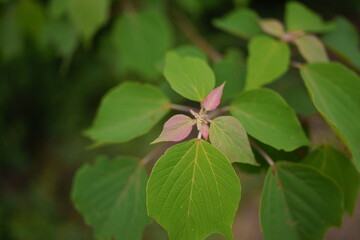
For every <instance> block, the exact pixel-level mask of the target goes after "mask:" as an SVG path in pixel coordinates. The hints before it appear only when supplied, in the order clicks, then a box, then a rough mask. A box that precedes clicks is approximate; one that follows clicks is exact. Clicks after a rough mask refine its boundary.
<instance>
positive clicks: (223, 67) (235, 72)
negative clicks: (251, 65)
mask: <svg viewBox="0 0 360 240" xmlns="http://www.w3.org/2000/svg"><path fill="white" fill-rule="evenodd" d="M213 69H214V72H215V76H216V84H217V85H220V84H221V83H223V82H226V84H225V86H224V90H223V95H222V99H223V101H226V100H229V99H232V98H234V97H235V96H236V95H238V94H239V93H240V92H241V91H242V90H243V89H244V86H245V77H246V65H245V60H244V57H243V56H242V54H241V52H238V51H236V50H235V51H228V52H227V53H226V55H225V56H224V57H223V58H222V59H220V60H219V61H217V62H215V63H214V65H213Z"/></svg>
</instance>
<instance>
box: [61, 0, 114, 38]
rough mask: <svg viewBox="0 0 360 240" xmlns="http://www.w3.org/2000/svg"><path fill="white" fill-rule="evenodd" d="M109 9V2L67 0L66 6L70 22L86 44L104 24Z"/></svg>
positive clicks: (104, 0) (107, 0) (105, 0)
mask: <svg viewBox="0 0 360 240" xmlns="http://www.w3.org/2000/svg"><path fill="white" fill-rule="evenodd" d="M109 7H110V0H102V1H99V0H69V1H68V4H67V9H68V13H69V16H70V20H71V21H72V23H73V24H74V26H75V28H76V29H77V30H78V32H79V33H80V34H81V35H82V37H83V38H84V40H85V41H86V42H89V41H90V40H91V38H92V37H93V36H94V34H95V33H96V32H97V31H98V30H99V28H100V27H102V26H103V25H104V24H105V23H106V21H107V19H108V14H109Z"/></svg>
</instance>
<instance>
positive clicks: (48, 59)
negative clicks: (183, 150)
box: [0, 0, 360, 240]
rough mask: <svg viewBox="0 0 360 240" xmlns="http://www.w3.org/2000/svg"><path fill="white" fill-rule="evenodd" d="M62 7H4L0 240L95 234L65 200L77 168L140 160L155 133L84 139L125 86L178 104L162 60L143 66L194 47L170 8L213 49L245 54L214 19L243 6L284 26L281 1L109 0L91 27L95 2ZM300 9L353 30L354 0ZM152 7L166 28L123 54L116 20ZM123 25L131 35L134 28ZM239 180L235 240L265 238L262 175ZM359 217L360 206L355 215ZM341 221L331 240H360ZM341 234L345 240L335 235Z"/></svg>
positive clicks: (0, 21) (36, 3)
mask: <svg viewBox="0 0 360 240" xmlns="http://www.w3.org/2000/svg"><path fill="white" fill-rule="evenodd" d="M68 1H72V0H49V1H47V0H18V1H17V0H0V179H1V181H0V239H4V240H6V239H19V240H23V239H24V240H32V239H34V240H35V239H56V240H57V239H59V240H60V239H69V240H70V239H93V237H92V230H91V228H90V227H88V226H86V224H85V223H84V221H83V218H82V217H81V215H80V214H79V213H78V212H77V211H76V210H75V209H74V207H73V205H72V203H71V200H70V191H71V184H72V178H73V175H74V173H75V171H76V169H77V168H79V167H80V166H81V165H82V164H83V163H85V162H87V161H93V160H94V159H95V157H96V156H98V155H101V154H102V155H108V156H115V155H117V154H120V153H121V154H129V155H134V156H138V157H140V158H141V157H143V156H144V155H145V154H146V153H147V152H148V151H149V150H150V149H151V147H150V146H149V145H148V143H149V142H151V141H152V140H153V139H154V138H155V136H157V134H158V133H159V131H160V126H159V127H156V128H155V129H154V130H152V132H151V133H150V134H148V135H146V136H144V137H140V138H137V139H135V140H133V141H131V142H129V143H126V144H119V145H112V146H104V147H100V148H96V149H86V148H87V146H89V145H90V144H91V142H90V140H89V139H87V138H85V137H83V136H82V132H83V131H84V130H85V129H86V128H88V127H89V126H90V125H91V122H92V119H93V117H94V114H95V112H96V109H97V106H98V104H99V101H100V100H101V97H102V96H103V95H104V94H105V93H106V91H107V90H108V89H110V88H111V87H113V86H115V85H117V84H119V83H121V82H122V81H124V80H131V81H140V82H151V83H153V84H155V85H158V86H160V87H161V88H162V89H163V90H164V91H165V92H166V93H167V94H168V95H169V97H170V98H171V99H172V100H173V101H174V102H177V101H178V99H179V98H178V96H177V95H176V94H174V93H173V92H171V90H169V87H168V86H167V85H166V84H164V82H163V77H162V76H161V73H160V69H161V60H160V61H159V63H158V65H156V66H155V67H154V66H149V65H147V64H148V63H149V62H150V63H152V62H151V61H152V59H151V56H150V55H151V54H158V53H161V52H162V51H166V50H167V49H169V48H171V47H176V46H179V45H181V44H189V43H190V41H189V39H187V38H186V36H185V35H184V33H183V32H182V31H181V30H179V29H178V27H179V26H178V25H177V24H176V23H175V22H176V16H174V14H173V11H174V9H176V11H178V12H181V14H182V15H183V16H187V17H188V18H189V20H190V21H191V22H192V23H193V24H194V26H195V27H196V28H197V29H198V30H199V31H200V32H201V34H202V36H203V37H204V38H205V39H206V40H207V41H209V42H210V43H211V44H212V45H213V46H215V47H216V48H217V49H218V50H219V51H221V52H225V51H227V49H228V48H229V47H238V48H239V49H240V50H242V51H244V52H246V41H243V40H239V39H237V38H235V37H233V36H231V35H228V34H226V33H224V32H221V31H220V30H217V29H216V28H215V27H214V26H213V25H212V23H211V22H212V19H214V18H217V17H220V16H223V15H224V14H225V13H227V12H228V11H230V10H232V9H234V8H235V7H245V6H249V7H250V8H252V9H254V10H255V11H257V12H258V13H259V15H260V16H261V17H275V18H278V19H282V18H283V11H284V4H285V2H286V1H267V0H253V1H250V0H207V1H196V0H176V1H175V0H173V1H170V0H169V1H165V0H133V1H129V0H120V1H119V0H113V1H110V0H109V1H107V2H108V6H107V7H108V8H107V11H106V17H105V21H103V22H101V21H99V22H101V23H99V24H98V26H97V27H96V29H95V30H91V28H92V26H91V23H89V24H90V26H87V25H85V26H82V25H81V24H80V25H79V21H78V20H77V19H76V16H77V15H80V16H84V18H85V19H86V18H89V19H90V20H92V19H96V18H97V17H98V16H95V15H91V14H90V13H91V11H92V10H91V9H94V7H95V8H96V4H97V3H96V2H97V1H101V0H97V1H94V0H86V1H85V0H83V2H85V3H86V4H85V6H86V7H85V8H84V7H83V8H81V7H77V6H72V7H69V5H73V4H71V3H69V2H68ZM77 2H79V1H77ZM80 2H81V1H80ZM302 2H303V3H304V4H306V5H307V6H308V7H310V8H311V9H313V10H314V11H316V12H318V13H320V14H321V15H322V16H323V17H324V18H325V19H332V18H334V17H335V16H338V15H342V16H345V17H346V18H347V19H348V20H350V21H351V22H352V23H353V24H354V25H355V26H357V28H358V29H359V26H360V1H358V0H343V1H338V0H317V1H311V0H306V1H302ZM149 9H150V11H152V9H155V10H156V11H159V12H160V13H161V17H162V18H163V19H161V20H159V21H165V25H164V26H165V28H166V29H161V28H159V29H158V30H157V31H158V38H159V39H156V36H155V37H154V38H151V39H150V40H152V41H150V40H149V41H143V42H141V41H140V42H138V43H132V42H130V43H128V44H130V45H131V44H135V45H136V44H140V45H139V47H136V49H138V51H136V52H135V50H133V51H132V52H130V53H126V50H124V48H126V46H119V44H118V42H117V39H118V38H122V36H123V34H125V35H126V33H127V32H126V30H124V29H126V27H124V26H122V27H119V25H121V24H124V21H122V20H121V19H122V18H123V17H124V16H125V15H126V14H129V13H131V12H134V11H135V12H136V11H143V10H146V11H147V10H149ZM87 11H90V13H87ZM87 14H90V16H87ZM175 15H176V14H175ZM99 18H101V16H99ZM94 21H95V20H94ZM90 22H91V21H90ZM95 24H97V23H96V21H95V23H94V25H95ZM128 27H129V29H130V30H129V31H131V25H130V26H128ZM155 27H156V25H155ZM87 29H90V30H87ZM119 29H122V30H119ZM118 31H122V32H120V33H119V32H118ZM91 32H93V33H91ZM124 41H125V40H123V42H124ZM154 48H155V49H157V52H156V51H155V50H153V49H154ZM158 48H159V49H158ZM130 50H132V48H130ZM153 51H155V53H153ZM126 54H128V55H126ZM156 60H157V59H156ZM278 85H279V84H278ZM280 85H281V84H280ZM279 91H280V92H281V87H280V90H279ZM284 94H286V91H284ZM290 101H291V100H290ZM295 104H296V103H295ZM300 108H301V106H300ZM256 172H258V171H256ZM241 177H242V179H241V180H242V185H243V191H244V197H243V198H242V199H243V200H242V203H241V204H242V207H241V209H240V212H239V218H237V220H236V223H235V225H236V226H239V228H238V229H237V230H236V232H239V234H237V235H236V236H237V237H239V236H240V235H241V236H242V238H241V239H261V233H260V228H259V224H258V220H257V216H258V210H257V208H258V205H257V204H258V199H259V195H260V193H261V186H262V179H263V172H261V173H260V174H251V170H249V169H247V170H246V171H245V170H244V173H241ZM359 212H360V209H359V207H358V209H357V215H360V213H359ZM346 221H348V222H350V223H349V224H350V225H349V226H350V227H348V228H347V227H346V226H348V225H347V222H345V224H344V226H345V230H344V231H343V233H339V232H337V230H332V231H331V234H330V235H329V236H328V239H360V233H359V231H360V230H359V229H357V230H356V228H354V227H351V226H353V225H354V224H355V226H356V224H357V226H360V219H359V217H358V216H355V217H354V219H353V220H352V221H350V220H346ZM356 231H357V232H356ZM240 232H241V234H240ZM344 232H348V233H347V234H348V237H349V238H342V237H341V238H337V237H336V236H344V235H336V234H344ZM164 236H165V233H164V232H163V231H162V230H161V229H160V227H158V226H157V225H155V224H152V225H150V226H149V227H148V228H147V230H146V231H145V234H144V239H155V240H156V239H165V237H164ZM214 239H216V237H214ZM239 239H240V238H239ZM130 240H131V239H130Z"/></svg>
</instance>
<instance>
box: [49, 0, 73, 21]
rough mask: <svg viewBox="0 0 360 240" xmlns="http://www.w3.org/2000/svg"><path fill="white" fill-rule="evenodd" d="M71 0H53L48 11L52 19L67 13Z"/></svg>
mask: <svg viewBox="0 0 360 240" xmlns="http://www.w3.org/2000/svg"><path fill="white" fill-rule="evenodd" d="M68 2H69V0H51V1H50V3H49V7H48V8H47V10H48V13H49V15H50V17H51V18H52V19H59V18H61V17H63V16H64V15H65V14H66V11H67V6H68V4H69V3H68Z"/></svg>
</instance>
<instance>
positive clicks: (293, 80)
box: [269, 68, 317, 116]
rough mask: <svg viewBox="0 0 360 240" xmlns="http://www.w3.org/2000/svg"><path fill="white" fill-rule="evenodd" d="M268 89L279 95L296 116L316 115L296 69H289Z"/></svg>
mask: <svg viewBox="0 0 360 240" xmlns="http://www.w3.org/2000/svg"><path fill="white" fill-rule="evenodd" d="M269 87H271V89H273V90H274V91H276V92H277V93H279V94H280V95H281V96H282V97H283V98H284V100H285V101H286V102H287V103H288V104H289V106H290V107H292V108H293V109H294V110H295V112H296V113H297V114H298V115H301V116H309V115H312V114H316V113H317V110H316V108H315V106H314V104H313V103H312V101H311V99H310V95H309V92H308V91H307V89H306V87H305V83H304V81H303V80H302V79H301V76H300V74H299V72H298V70H297V69H294V68H293V69H291V70H290V71H288V72H287V73H286V74H284V76H282V77H281V78H280V79H279V80H278V81H276V82H273V83H272V84H271V85H270V86H269Z"/></svg>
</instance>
